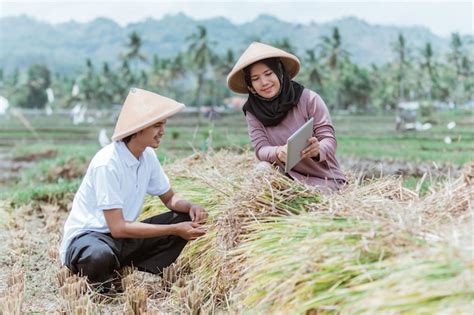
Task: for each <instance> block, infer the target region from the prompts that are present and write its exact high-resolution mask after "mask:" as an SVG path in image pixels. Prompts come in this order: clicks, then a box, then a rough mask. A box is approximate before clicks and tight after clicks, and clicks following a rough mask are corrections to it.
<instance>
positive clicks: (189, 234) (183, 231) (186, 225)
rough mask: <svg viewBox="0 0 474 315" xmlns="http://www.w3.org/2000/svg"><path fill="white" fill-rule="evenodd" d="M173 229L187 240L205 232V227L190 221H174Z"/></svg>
mask: <svg viewBox="0 0 474 315" xmlns="http://www.w3.org/2000/svg"><path fill="white" fill-rule="evenodd" d="M175 229H176V235H177V236H179V237H181V238H182V239H185V240H187V241H192V240H195V239H196V238H198V237H199V236H202V235H204V234H206V232H207V230H206V228H205V227H203V226H201V225H199V223H196V222H191V221H185V222H180V223H176V224H175Z"/></svg>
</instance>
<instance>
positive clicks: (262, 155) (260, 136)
mask: <svg viewBox="0 0 474 315" xmlns="http://www.w3.org/2000/svg"><path fill="white" fill-rule="evenodd" d="M245 119H246V120H247V127H248V132H249V137H250V141H251V142H252V146H253V148H254V150H255V154H256V156H257V158H258V159H259V160H260V161H267V162H270V163H281V162H280V160H279V159H278V151H279V148H280V147H279V146H272V145H271V144H270V142H269V141H268V135H267V132H266V130H265V127H264V126H263V124H262V123H261V122H260V121H259V120H258V119H257V118H256V117H255V116H254V115H252V114H251V113H249V112H247V113H246V115H245Z"/></svg>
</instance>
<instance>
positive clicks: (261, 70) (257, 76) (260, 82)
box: [250, 62, 281, 98]
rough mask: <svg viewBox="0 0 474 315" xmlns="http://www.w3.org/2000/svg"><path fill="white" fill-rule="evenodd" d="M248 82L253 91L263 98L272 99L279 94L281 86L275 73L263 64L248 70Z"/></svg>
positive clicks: (259, 63)
mask: <svg viewBox="0 0 474 315" xmlns="http://www.w3.org/2000/svg"><path fill="white" fill-rule="evenodd" d="M250 82H252V88H253V90H255V92H257V94H258V95H260V96H261V97H263V98H272V97H274V96H275V95H277V94H278V93H279V92H280V85H281V84H280V81H279V80H278V77H277V75H276V73H274V72H273V71H272V69H270V68H269V67H268V66H267V65H266V64H264V63H263V62H258V63H256V64H254V65H253V66H252V67H251V68H250ZM252 92H253V91H252Z"/></svg>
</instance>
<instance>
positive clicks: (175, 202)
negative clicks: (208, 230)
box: [160, 188, 207, 222]
mask: <svg viewBox="0 0 474 315" xmlns="http://www.w3.org/2000/svg"><path fill="white" fill-rule="evenodd" d="M160 199H161V201H162V202H163V203H164V204H165V206H166V207H167V208H168V209H170V210H173V211H176V212H182V213H189V216H190V217H191V220H193V222H201V221H204V220H205V219H206V218H207V212H206V210H204V208H203V207H201V206H199V205H195V204H193V203H192V202H190V201H187V200H185V199H183V198H181V197H180V196H178V195H177V194H175V193H174V191H173V189H171V188H170V189H169V190H168V191H167V192H165V193H164V194H163V195H160Z"/></svg>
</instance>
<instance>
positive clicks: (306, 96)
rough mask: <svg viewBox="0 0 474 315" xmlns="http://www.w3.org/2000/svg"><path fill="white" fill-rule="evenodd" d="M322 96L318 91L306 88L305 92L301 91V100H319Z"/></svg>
mask: <svg viewBox="0 0 474 315" xmlns="http://www.w3.org/2000/svg"><path fill="white" fill-rule="evenodd" d="M320 99H321V96H320V95H319V94H318V93H316V92H315V91H313V90H311V89H308V88H304V90H303V92H302V93H301V97H300V102H314V101H319V100H320Z"/></svg>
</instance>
